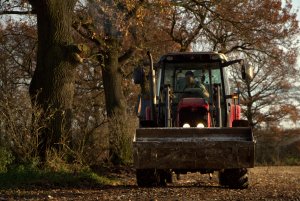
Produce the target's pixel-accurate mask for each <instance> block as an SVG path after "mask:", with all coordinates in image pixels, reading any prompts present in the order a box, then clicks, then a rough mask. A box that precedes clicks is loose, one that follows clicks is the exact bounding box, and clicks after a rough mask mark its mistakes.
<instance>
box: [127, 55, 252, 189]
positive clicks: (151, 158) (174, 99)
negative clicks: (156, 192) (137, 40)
mask: <svg viewBox="0 0 300 201" xmlns="http://www.w3.org/2000/svg"><path fill="white" fill-rule="evenodd" d="M148 56H149V59H150V69H149V73H146V70H147V69H145V68H144V67H139V68H136V69H135V71H134V81H135V83H136V84H140V85H141V88H142V93H141V96H140V98H139V101H138V116H139V128H138V129H137V130H136V134H135V137H134V141H133V159H134V167H135V168H136V179H137V184H138V186H142V187H149V186H159V185H166V183H167V182H171V181H172V173H173V172H174V173H176V174H177V175H179V174H185V173H187V172H200V173H202V174H211V173H213V172H214V171H218V172H219V183H220V185H222V186H227V187H229V188H247V187H248V185H249V184H248V176H247V168H252V167H254V144H255V143H254V139H253V134H252V130H251V128H250V127H249V124H248V122H247V121H246V120H241V107H240V105H239V96H238V93H234V92H231V89H230V86H229V78H228V75H227V67H228V66H231V65H234V64H239V66H240V67H241V76H242V77H243V79H251V75H252V69H251V67H246V66H245V65H244V61H243V60H241V59H239V60H233V61H228V60H227V58H226V57H225V55H223V54H221V53H216V52H198V53H197V52H195V53H190V52H189V53H169V54H167V55H164V56H162V57H161V59H160V61H159V63H158V65H156V68H155V69H154V67H153V61H152V57H151V54H150V53H148ZM235 66H236V65H235ZM187 74H192V75H193V79H194V80H193V83H194V86H195V87H191V86H189V85H187V79H186V77H185V75H187ZM204 91H205V93H204ZM204 94H205V95H204Z"/></svg>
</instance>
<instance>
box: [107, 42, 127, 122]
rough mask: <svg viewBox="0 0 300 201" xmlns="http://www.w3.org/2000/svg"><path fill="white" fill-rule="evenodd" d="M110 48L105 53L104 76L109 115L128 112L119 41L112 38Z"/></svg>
mask: <svg viewBox="0 0 300 201" xmlns="http://www.w3.org/2000/svg"><path fill="white" fill-rule="evenodd" d="M107 43H108V44H109V46H110V47H109V49H108V50H107V51H106V53H105V58H104V66H103V67H102V77H103V85H104V92H105V103H106V111H107V115H108V117H112V116H121V115H124V114H125V113H126V103H125V97H124V94H123V90H122V74H121V72H120V70H119V62H118V59H119V42H118V41H117V39H110V40H109V41H108V42H107Z"/></svg>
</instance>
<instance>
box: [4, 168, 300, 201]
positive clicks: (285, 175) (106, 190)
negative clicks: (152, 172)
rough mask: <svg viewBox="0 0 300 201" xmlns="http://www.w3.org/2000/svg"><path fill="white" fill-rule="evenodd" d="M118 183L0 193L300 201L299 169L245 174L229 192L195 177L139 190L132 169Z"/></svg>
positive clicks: (32, 196) (18, 197) (22, 197)
mask: <svg viewBox="0 0 300 201" xmlns="http://www.w3.org/2000/svg"><path fill="white" fill-rule="evenodd" d="M113 174H114V175H113V176H114V177H117V178H118V179H119V181H120V182H118V183H116V184H115V185H112V186H105V187H94V188H76V189H74V188H64V189H61V188H57V189H56V188H43V187H37V188H36V189H27V190H26V189H18V190H16V189H14V190H1V191H0V201H4V200H85V201H89V200H101V201H102V200H113V201H117V200H127V201H129V200H131V201H133V200H141V201H144V200H149V201H160V200H172V201H175V200H178V201H179V200H180V201H181V200H184V201H186V200H187V201H188V200H241V201H242V200H268V201H269V200H282V201H288V200H295V201H297V200H298V201H300V166H284V167H283V166H280V167H274V166H273V167H256V168H253V169H250V170H249V179H250V187H249V188H248V189H245V190H233V189H227V188H223V187H220V186H219V185H218V179H217V174H216V173H215V174H214V175H213V178H212V179H211V180H210V179H209V176H208V175H201V174H199V173H193V174H187V175H182V176H181V179H180V180H178V181H177V180H176V179H175V181H174V183H173V184H170V185H168V187H159V188H139V187H137V186H136V183H135V175H134V171H133V170H132V169H127V170H121V171H118V172H114V173H113Z"/></svg>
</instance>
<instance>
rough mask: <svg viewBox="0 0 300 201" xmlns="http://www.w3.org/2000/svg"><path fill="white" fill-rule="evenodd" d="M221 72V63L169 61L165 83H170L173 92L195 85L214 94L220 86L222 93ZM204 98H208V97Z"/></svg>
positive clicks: (179, 91) (166, 66)
mask: <svg viewBox="0 0 300 201" xmlns="http://www.w3.org/2000/svg"><path fill="white" fill-rule="evenodd" d="M221 72H222V71H221V69H220V67H219V63H200V64H199V63H167V64H166V65H165V72H164V85H169V86H170V88H171V90H172V91H173V93H178V94H180V93H183V92H184V91H185V90H186V89H187V88H190V87H193V88H202V89H203V90H204V89H205V90H207V92H208V93H209V94H211V95H213V94H214V93H215V92H214V91H215V88H216V87H218V86H219V87H220V90H221V93H222V91H223V84H222V76H221ZM190 77H192V78H190ZM225 80H226V79H225ZM189 82H192V84H189ZM225 88H226V87H225ZM203 98H207V99H208V97H203Z"/></svg>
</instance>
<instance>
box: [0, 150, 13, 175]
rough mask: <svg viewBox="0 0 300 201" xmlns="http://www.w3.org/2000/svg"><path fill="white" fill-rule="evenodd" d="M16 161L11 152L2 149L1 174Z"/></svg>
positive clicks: (0, 152)
mask: <svg viewBox="0 0 300 201" xmlns="http://www.w3.org/2000/svg"><path fill="white" fill-rule="evenodd" d="M13 160H14V157H13V155H12V153H11V151H8V150H7V149H6V148H4V147H0V173H3V172H6V171H7V166H8V165H10V164H11V163H12V162H13Z"/></svg>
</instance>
